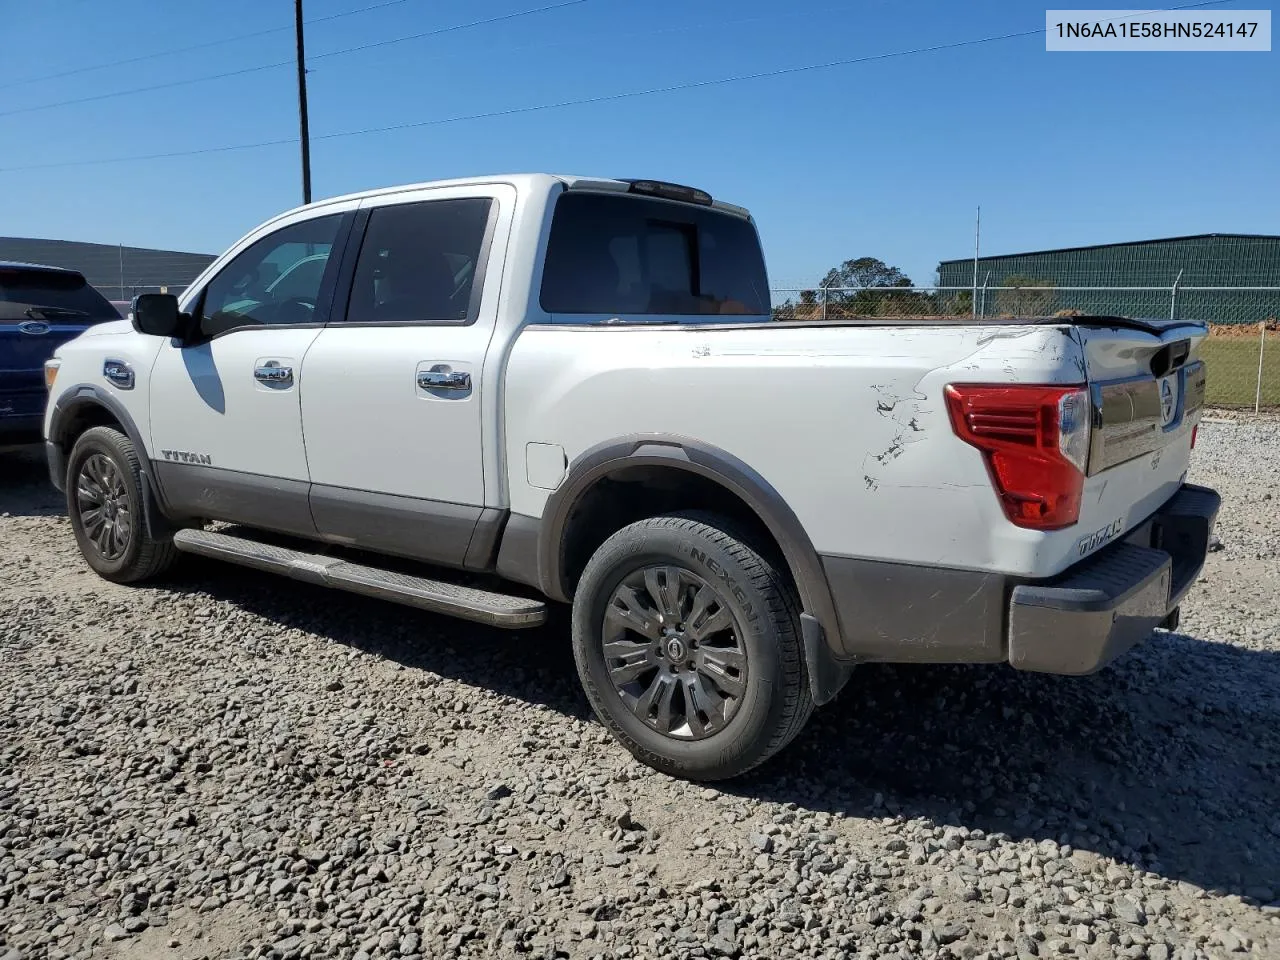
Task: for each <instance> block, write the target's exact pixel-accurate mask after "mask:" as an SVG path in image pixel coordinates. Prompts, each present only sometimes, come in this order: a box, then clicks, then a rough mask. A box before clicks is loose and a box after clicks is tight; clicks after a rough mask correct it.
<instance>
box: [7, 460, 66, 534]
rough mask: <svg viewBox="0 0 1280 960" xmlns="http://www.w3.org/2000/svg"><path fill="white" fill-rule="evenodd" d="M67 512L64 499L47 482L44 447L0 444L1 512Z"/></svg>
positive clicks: (18, 514)
mask: <svg viewBox="0 0 1280 960" xmlns="http://www.w3.org/2000/svg"><path fill="white" fill-rule="evenodd" d="M66 512H67V505H66V500H64V499H63V496H62V494H60V493H59V492H58V491H57V490H55V489H54V487H53V484H51V483H50V482H49V466H48V463H47V462H46V461H45V458H44V447H42V446H39V445H28V446H20V447H15V446H9V447H6V446H0V514H8V515H9V516H11V517H53V516H58V515H60V514H64V513H66Z"/></svg>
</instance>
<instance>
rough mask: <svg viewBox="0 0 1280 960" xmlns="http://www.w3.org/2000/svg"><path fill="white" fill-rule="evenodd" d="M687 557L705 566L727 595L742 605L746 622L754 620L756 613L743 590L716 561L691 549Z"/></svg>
mask: <svg viewBox="0 0 1280 960" xmlns="http://www.w3.org/2000/svg"><path fill="white" fill-rule="evenodd" d="M689 556H690V557H692V558H693V559H694V560H697V561H698V562H699V563H701V564H702V565H703V566H705V567H706V568H707V570H709V571H710V572H711V573H713V574H715V576H716V579H718V580H719V581H720V582H721V583H722V584H723V585H724V586H725V587H726V588H728V590H729V593H731V594H732V595H733V597H734V599H735V600H737V601H738V602H739V603H740V604H742V607H743V613H744V614H745V616H746V619H747V620H748V621H753V620H755V619H756V611H755V609H754V608H753V607H752V606H751V601H750V600H749V599H747V593H746V591H745V590H743V589H742V588H741V587H740V586H738V584H737V582H736V581H735V580H734V579H733V578H732V577H730V576H729V572H728V571H727V570H725V569H724V567H722V566H720V564H718V563H716V561H715V560H714V559H713V558H712V557H709V556H707V555H706V554H705V553H703V552H702V551H701V550H698V549H696V548H693V547H691V548H690V549H689Z"/></svg>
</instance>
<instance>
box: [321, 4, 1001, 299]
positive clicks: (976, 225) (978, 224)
mask: <svg viewBox="0 0 1280 960" xmlns="http://www.w3.org/2000/svg"><path fill="white" fill-rule="evenodd" d="M298 2H299V3H301V2H302V0H298ZM981 239H982V204H978V212H977V215H976V216H975V217H974V220H973V302H972V303H971V304H970V305H969V307H970V310H969V312H970V314H971V315H972V316H974V317H976V316H977V315H978V245H979V242H980V241H981Z"/></svg>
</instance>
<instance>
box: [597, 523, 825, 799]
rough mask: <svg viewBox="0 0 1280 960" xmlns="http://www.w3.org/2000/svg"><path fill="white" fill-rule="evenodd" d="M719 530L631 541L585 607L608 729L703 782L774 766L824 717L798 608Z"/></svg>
mask: <svg viewBox="0 0 1280 960" xmlns="http://www.w3.org/2000/svg"><path fill="white" fill-rule="evenodd" d="M724 526H725V524H724V522H723V521H721V520H718V519H717V518H715V517H710V516H701V515H675V516H665V517H653V518H650V519H647V520H641V521H639V522H637V523H633V524H631V525H629V526H627V527H624V528H623V529H622V530H619V531H618V532H617V533H615V534H614V535H613V536H612V537H610V538H609V539H608V540H606V541H605V542H604V544H602V545H601V547H600V548H599V550H597V551H596V553H595V555H594V556H592V558H591V560H590V562H588V564H587V567H586V569H585V570H584V571H583V574H582V578H581V579H580V581H579V583H578V588H577V591H576V593H575V596H574V604H573V647H574V658H575V660H576V662H577V666H578V675H579V677H580V679H581V680H582V685H583V688H584V689H585V690H586V693H587V697H588V699H589V700H590V701H591V705H592V707H593V709H594V710H595V712H596V715H597V716H598V717H599V718H600V720H601V722H602V723H604V724H605V726H606V727H608V728H609V730H610V731H611V732H612V733H613V735H614V736H615V737H617V738H618V739H619V740H620V741H621V742H622V744H623V745H624V746H626V747H627V749H628V750H630V751H631V752H632V753H633V754H634V755H635V756H636V757H637V758H638V759H640V760H641V761H642V762H644V763H646V764H648V765H650V766H652V767H654V768H656V769H658V770H661V771H663V772H664V773H669V774H671V775H673V776H679V777H686V778H689V779H694V780H716V779H723V778H727V777H733V776H736V775H738V774H741V773H744V772H746V771H747V770H750V769H751V768H752V767H754V766H756V765H757V764H760V763H763V762H764V761H765V760H767V759H768V758H769V757H770V756H772V755H773V754H774V753H776V752H777V751H778V750H780V749H782V747H784V746H785V745H786V744H787V743H789V742H790V741H791V739H792V738H793V737H795V735H796V734H797V733H798V732H799V731H800V729H801V727H803V725H804V723H805V721H806V720H807V719H808V717H809V714H810V712H811V711H812V708H813V702H812V699H811V697H810V695H809V687H808V682H807V678H806V675H805V671H804V666H803V656H802V651H801V647H800V638H799V625H798V604H797V602H796V600H795V597H794V596H793V593H792V590H791V588H790V586H789V585H788V584H787V583H786V581H785V580H784V579H783V578H782V577H781V576H780V575H779V573H778V571H777V570H775V569H774V568H773V567H772V566H771V565H770V564H769V563H768V561H766V560H765V559H764V558H763V557H762V556H761V555H760V554H759V553H758V552H756V551H755V550H754V549H752V547H751V546H749V545H748V544H747V543H746V542H744V541H743V540H742V539H739V538H738V537H736V536H734V535H733V534H731V533H729V532H728V531H727V530H725V529H724V528H723V527H724Z"/></svg>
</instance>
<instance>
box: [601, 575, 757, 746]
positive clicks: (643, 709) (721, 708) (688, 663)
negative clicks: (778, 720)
mask: <svg viewBox="0 0 1280 960" xmlns="http://www.w3.org/2000/svg"><path fill="white" fill-rule="evenodd" d="M603 643H604V657H605V666H606V668H607V669H608V671H609V678H610V680H611V681H612V683H613V686H614V690H615V691H616V692H617V693H618V695H619V696H620V697H621V698H622V702H623V703H624V704H626V706H627V707H628V709H630V710H631V712H632V713H633V714H635V716H636V717H638V718H639V719H640V720H641V721H642V722H644V723H645V724H646V725H648V726H649V727H650V728H652V729H654V730H656V731H658V732H659V733H662V734H664V735H666V736H669V737H673V738H676V739H681V740H702V739H705V738H706V737H709V736H712V735H713V734H716V733H719V732H720V731H721V730H723V729H724V728H725V727H726V726H727V725H728V724H729V722H730V721H731V720H732V719H733V716H734V714H735V713H737V711H738V708H739V707H740V706H741V705H742V700H743V698H744V697H745V695H746V692H747V652H746V648H745V647H744V646H743V642H742V635H741V631H740V630H739V629H738V625H737V623H736V621H735V618H734V615H733V613H732V611H731V610H730V608H729V605H728V604H727V603H726V602H725V600H724V598H723V597H722V596H721V595H720V594H719V593H718V592H717V591H716V589H715V587H713V586H712V585H711V584H710V583H708V582H707V581H706V580H704V579H703V578H702V577H700V576H698V574H696V573H694V572H693V571H691V570H688V569H686V568H684V567H681V566H677V565H673V564H662V565H659V566H647V567H643V568H641V569H638V570H635V571H632V572H631V573H629V574H628V575H627V576H626V577H624V578H623V580H622V582H621V583H619V584H618V586H617V588H616V589H615V590H614V591H613V593H612V595H611V596H610V597H609V602H608V605H607V606H606V607H605V613H604V624H603Z"/></svg>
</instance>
